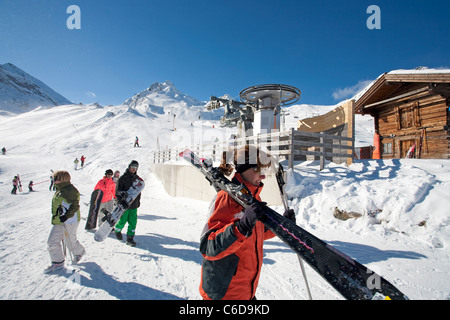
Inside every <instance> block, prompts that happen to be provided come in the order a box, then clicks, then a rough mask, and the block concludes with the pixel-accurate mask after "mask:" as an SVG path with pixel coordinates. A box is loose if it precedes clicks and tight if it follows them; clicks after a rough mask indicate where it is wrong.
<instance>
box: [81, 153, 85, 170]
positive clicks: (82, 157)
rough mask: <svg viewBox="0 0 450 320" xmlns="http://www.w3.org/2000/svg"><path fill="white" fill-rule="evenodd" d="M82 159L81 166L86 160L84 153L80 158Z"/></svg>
mask: <svg viewBox="0 0 450 320" xmlns="http://www.w3.org/2000/svg"><path fill="white" fill-rule="evenodd" d="M80 160H81V167H82V168H83V166H84V161H85V160H86V157H85V156H84V155H82V156H81V158H80Z"/></svg>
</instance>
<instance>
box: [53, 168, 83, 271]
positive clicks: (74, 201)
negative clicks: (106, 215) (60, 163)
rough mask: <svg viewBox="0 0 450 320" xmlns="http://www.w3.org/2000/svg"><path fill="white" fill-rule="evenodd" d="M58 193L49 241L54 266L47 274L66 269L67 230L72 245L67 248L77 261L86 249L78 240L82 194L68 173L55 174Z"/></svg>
mask: <svg viewBox="0 0 450 320" xmlns="http://www.w3.org/2000/svg"><path fill="white" fill-rule="evenodd" d="M53 180H54V183H55V185H56V192H55V194H54V195H53V199H52V208H51V209H52V225H53V227H52V230H51V231H50V235H49V237H48V240H47V244H48V252H49V254H50V259H51V261H52V264H51V265H50V266H49V267H48V268H47V269H45V271H44V272H45V273H49V272H52V271H55V270H59V269H61V268H63V267H64V252H63V250H62V247H61V242H62V240H63V238H64V232H65V230H67V233H68V239H70V241H69V242H70V243H67V246H68V247H69V248H70V249H71V250H72V252H73V255H74V258H75V260H74V261H73V262H74V263H77V262H78V261H80V259H81V257H82V256H83V255H84V253H85V250H84V247H83V246H82V245H81V244H80V243H79V242H78V240H77V228H78V225H79V223H80V193H79V192H78V190H77V189H76V188H75V187H74V186H73V185H72V184H71V183H70V174H69V173H68V172H67V171H56V172H54V173H53Z"/></svg>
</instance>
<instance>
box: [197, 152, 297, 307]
mask: <svg viewBox="0 0 450 320" xmlns="http://www.w3.org/2000/svg"><path fill="white" fill-rule="evenodd" d="M270 165H271V160H270V157H269V156H268V155H267V154H266V153H264V152H263V151H261V150H259V149H257V148H256V147H253V146H248V145H247V146H245V147H242V148H241V149H239V150H238V151H237V152H236V153H235V154H234V159H233V166H232V165H231V164H228V163H227V159H226V154H225V153H224V156H223V159H222V163H221V165H220V167H219V169H220V170H221V171H222V172H223V173H224V174H225V175H229V174H231V172H232V171H233V167H234V168H235V169H236V173H235V175H234V178H233V180H234V181H235V182H236V183H238V184H241V183H243V184H244V185H245V187H246V188H247V189H248V191H249V192H251V194H252V195H253V196H254V197H255V198H256V199H257V200H258V201H261V198H260V193H261V190H262V188H263V186H264V184H263V183H262V180H263V179H265V172H266V170H267V168H269V167H270ZM264 206H265V204H264V203H254V204H253V205H251V206H249V207H248V208H246V209H245V210H243V208H242V207H241V206H240V205H239V204H238V203H236V202H235V201H234V200H233V199H232V198H231V197H230V196H229V195H228V194H227V193H226V192H225V191H220V192H219V193H218V194H217V197H216V199H215V203H214V207H213V208H212V210H213V212H212V214H211V216H210V217H209V219H208V222H207V224H206V225H205V229H204V232H203V235H202V236H201V239H200V252H201V254H202V255H203V262H202V276H201V282H200V294H201V296H202V297H203V299H206V300H211V299H212V300H221V299H225V300H228V299H234V300H252V299H255V292H256V288H257V286H258V280H259V275H260V272H261V267H262V262H263V241H264V240H267V239H270V238H272V237H274V236H275V235H274V234H273V233H272V232H271V231H269V230H267V229H266V228H265V226H264V224H263V223H262V222H260V221H257V219H258V217H260V216H261V215H262V214H263V207H264ZM292 214H293V212H292V211H289V212H288V213H285V216H289V218H291V219H292Z"/></svg>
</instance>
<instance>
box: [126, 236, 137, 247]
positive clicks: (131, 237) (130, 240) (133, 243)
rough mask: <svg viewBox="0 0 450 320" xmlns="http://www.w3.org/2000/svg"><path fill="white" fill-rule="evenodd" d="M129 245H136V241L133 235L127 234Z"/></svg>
mask: <svg viewBox="0 0 450 320" xmlns="http://www.w3.org/2000/svg"><path fill="white" fill-rule="evenodd" d="M127 245H129V246H131V247H136V242H135V241H134V239H133V236H130V235H127Z"/></svg>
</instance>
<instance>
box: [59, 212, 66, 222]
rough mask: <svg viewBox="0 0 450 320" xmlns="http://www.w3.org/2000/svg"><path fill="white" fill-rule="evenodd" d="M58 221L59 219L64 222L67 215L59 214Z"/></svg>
mask: <svg viewBox="0 0 450 320" xmlns="http://www.w3.org/2000/svg"><path fill="white" fill-rule="evenodd" d="M59 221H61V222H62V223H64V222H66V221H67V216H66V214H63V215H60V216H59Z"/></svg>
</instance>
